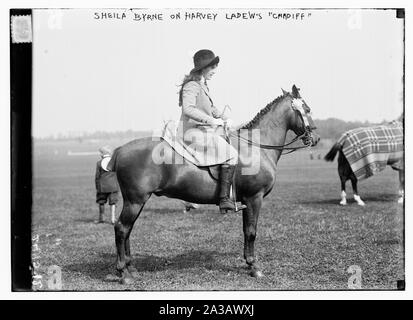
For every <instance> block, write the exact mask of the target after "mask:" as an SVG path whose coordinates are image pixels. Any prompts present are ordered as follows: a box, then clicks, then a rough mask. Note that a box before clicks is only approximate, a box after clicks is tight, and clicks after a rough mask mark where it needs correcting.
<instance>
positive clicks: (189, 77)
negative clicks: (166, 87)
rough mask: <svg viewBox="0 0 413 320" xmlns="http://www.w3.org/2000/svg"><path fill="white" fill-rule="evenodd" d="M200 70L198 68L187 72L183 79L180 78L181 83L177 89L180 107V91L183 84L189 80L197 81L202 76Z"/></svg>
mask: <svg viewBox="0 0 413 320" xmlns="http://www.w3.org/2000/svg"><path fill="white" fill-rule="evenodd" d="M202 71H203V70H198V71H195V72H193V73H190V74H187V75H185V77H184V80H182V84H181V89H180V90H179V106H180V107H182V102H183V101H182V93H183V90H184V86H185V85H186V84H187V83H188V82H190V81H199V80H201V78H202Z"/></svg>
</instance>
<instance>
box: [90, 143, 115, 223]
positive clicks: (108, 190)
mask: <svg viewBox="0 0 413 320" xmlns="http://www.w3.org/2000/svg"><path fill="white" fill-rule="evenodd" d="M99 153H100V157H101V159H100V160H99V161H98V162H97V163H96V174H95V186H96V203H98V204H99V219H98V220H97V221H96V223H103V222H104V219H103V215H104V214H105V203H106V202H108V203H109V206H110V211H111V222H112V224H114V223H115V221H116V219H115V211H116V204H117V203H118V191H119V186H118V181H117V179H116V173H115V172H113V171H108V170H107V168H106V167H107V165H108V163H109V161H110V159H111V155H112V151H111V149H110V148H109V147H108V146H104V147H101V148H100V149H99Z"/></svg>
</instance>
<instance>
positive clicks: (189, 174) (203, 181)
mask: <svg viewBox="0 0 413 320" xmlns="http://www.w3.org/2000/svg"><path fill="white" fill-rule="evenodd" d="M309 113H310V108H309V107H308V106H307V105H306V103H305V102H304V100H303V99H302V98H301V96H300V94H299V89H298V88H297V87H296V86H295V85H294V86H293V88H292V92H291V93H289V92H286V91H284V90H283V95H281V96H279V97H278V98H276V99H275V100H274V101H272V102H271V103H269V104H268V105H267V106H266V107H265V108H263V109H262V110H261V111H260V112H259V113H258V114H257V115H256V116H255V118H254V119H253V120H251V121H250V122H249V123H247V124H246V125H244V126H243V127H242V128H240V129H238V130H237V131H235V132H232V134H231V135H232V144H233V145H234V146H238V149H239V157H240V161H239V163H238V166H237V169H236V173H235V182H234V184H235V188H236V191H237V192H236V197H237V200H238V201H241V202H242V204H243V205H245V206H246V208H245V209H244V210H243V212H242V215H243V232H244V258H245V260H246V263H247V264H248V265H249V267H250V274H251V275H252V276H256V277H259V276H262V272H261V270H260V268H259V266H258V264H257V262H256V258H255V253H254V242H255V238H256V234H257V222H258V215H259V212H260V208H261V204H262V201H263V198H264V197H265V196H267V195H268V194H269V193H270V191H271V190H272V189H273V187H274V184H275V180H276V167H277V162H278V159H279V158H280V156H281V153H282V150H283V149H288V148H290V147H288V146H287V145H290V144H285V139H286V134H287V131H288V130H292V131H294V133H295V134H296V135H297V137H296V139H295V140H299V139H301V140H302V141H303V142H304V143H305V144H306V146H313V145H316V144H317V142H318V141H319V137H318V136H317V135H316V134H315V133H313V132H312V129H314V127H313V125H312V124H313V123H312V120H311V117H310V114H309ZM257 132H258V135H257ZM160 147H161V149H163V150H164V151H165V152H164V153H163V156H164V157H167V158H169V159H164V160H165V161H164V162H163V163H161V164H157V163H155V162H154V154H156V153H157V151H156V150H159V148H160ZM290 149H293V148H292V147H291V148H290ZM166 151H167V152H166ZM109 168H112V170H114V171H116V175H117V178H118V181H119V186H120V189H121V192H122V196H123V209H122V212H121V214H120V216H119V219H118V221H117V222H116V224H115V240H116V249H117V265H116V268H117V270H118V272H119V273H120V281H121V283H129V282H130V281H131V280H132V278H133V275H134V274H135V273H136V269H135V268H134V267H133V266H132V265H131V252H130V243H129V236H130V233H131V231H132V228H133V225H134V223H135V221H136V219H137V218H138V217H139V214H140V213H141V211H142V209H143V207H144V205H145V203H146V202H147V201H148V199H149V198H150V196H151V195H152V194H155V195H157V196H167V197H170V198H178V199H181V200H184V201H188V202H193V203H200V204H216V203H217V199H218V191H219V186H218V182H217V181H216V180H214V179H213V178H212V177H211V175H210V174H209V172H208V170H207V169H205V168H200V167H197V166H195V165H194V164H192V163H190V162H188V161H186V159H184V158H182V157H181V156H180V155H179V154H177V153H176V152H175V151H174V150H173V149H172V148H171V147H170V146H169V145H168V144H167V143H166V142H165V141H162V140H161V141H159V139H153V138H142V139H137V140H134V141H131V142H129V143H127V144H125V145H123V146H121V147H119V148H117V149H115V151H114V153H113V156H112V160H111V162H110V163H109Z"/></svg>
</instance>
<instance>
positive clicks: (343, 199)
mask: <svg viewBox="0 0 413 320" xmlns="http://www.w3.org/2000/svg"><path fill="white" fill-rule="evenodd" d="M340 181H341V194H340V196H341V201H340V204H341V205H342V206H345V205H346V204H347V198H346V196H347V194H346V181H347V177H344V176H342V175H340Z"/></svg>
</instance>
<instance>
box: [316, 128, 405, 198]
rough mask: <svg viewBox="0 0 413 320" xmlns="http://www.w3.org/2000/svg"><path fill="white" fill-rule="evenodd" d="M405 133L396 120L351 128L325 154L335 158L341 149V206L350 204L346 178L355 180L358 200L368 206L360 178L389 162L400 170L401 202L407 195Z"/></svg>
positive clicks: (339, 166)
mask: <svg viewBox="0 0 413 320" xmlns="http://www.w3.org/2000/svg"><path fill="white" fill-rule="evenodd" d="M403 150H404V136H403V124H402V123H401V122H400V121H393V122H391V123H389V124H387V125H380V126H374V127H365V128H357V129H353V130H349V131H347V132H345V133H344V134H343V135H342V136H341V137H340V139H339V140H338V141H337V142H336V143H335V144H334V145H333V147H332V148H331V150H330V151H329V152H328V153H327V154H326V155H325V157H324V159H325V160H326V161H333V160H334V158H335V156H336V154H337V152H339V155H338V174H339V176H340V180H341V201H340V204H341V205H346V204H347V198H346V181H347V180H351V185H352V187H353V192H354V200H356V202H357V203H358V204H359V205H361V206H364V205H365V203H364V201H363V200H362V199H361V198H360V195H359V193H358V190H357V181H358V180H362V179H366V178H368V177H371V176H373V175H375V174H377V173H379V172H380V171H382V170H384V169H385V168H386V166H387V165H390V166H392V168H393V169H394V170H397V171H399V181H400V187H399V196H400V197H399V203H402V202H403V197H404V151H403Z"/></svg>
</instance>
